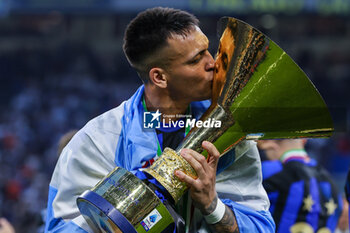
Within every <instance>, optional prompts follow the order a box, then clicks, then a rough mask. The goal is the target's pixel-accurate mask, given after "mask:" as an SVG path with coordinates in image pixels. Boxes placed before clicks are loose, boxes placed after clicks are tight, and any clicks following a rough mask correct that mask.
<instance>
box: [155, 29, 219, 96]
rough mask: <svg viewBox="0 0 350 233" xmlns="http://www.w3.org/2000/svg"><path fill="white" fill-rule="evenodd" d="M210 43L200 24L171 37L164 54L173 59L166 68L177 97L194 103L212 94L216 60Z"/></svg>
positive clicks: (171, 86)
mask: <svg viewBox="0 0 350 233" xmlns="http://www.w3.org/2000/svg"><path fill="white" fill-rule="evenodd" d="M208 46H209V41H208V38H207V37H206V36H205V35H204V34H203V32H202V31H201V30H200V29H199V28H198V27H196V28H194V29H193V30H192V31H190V32H189V33H188V34H187V36H186V37H183V36H180V35H174V36H173V37H172V38H169V39H168V46H166V47H165V48H164V49H162V51H161V53H163V55H165V56H167V57H168V58H169V59H170V63H169V65H168V66H167V67H166V68H165V70H166V74H167V89H168V93H169V96H170V97H171V98H172V99H173V100H175V101H182V102H192V101H198V100H204V99H209V98H210V97H211V92H212V82H213V71H214V59H213V57H212V56H211V55H210V53H209V52H208Z"/></svg>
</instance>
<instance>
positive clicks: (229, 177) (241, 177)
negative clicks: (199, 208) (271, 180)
mask: <svg viewBox="0 0 350 233" xmlns="http://www.w3.org/2000/svg"><path fill="white" fill-rule="evenodd" d="M235 155H236V159H235V162H234V163H233V164H232V165H231V166H229V167H228V168H226V169H225V170H224V171H223V172H221V173H220V174H219V175H218V176H217V177H216V191H217V193H218V195H219V197H220V198H222V199H230V200H232V201H234V202H237V203H239V204H242V205H245V206H247V207H250V208H252V209H254V210H264V211H268V209H269V206H270V202H269V199H268V196H267V194H266V191H265V189H264V188H263V186H262V172H261V161H260V156H259V152H258V149H257V147H256V143H255V142H254V141H243V142H241V143H240V144H238V145H237V146H236V147H235Z"/></svg>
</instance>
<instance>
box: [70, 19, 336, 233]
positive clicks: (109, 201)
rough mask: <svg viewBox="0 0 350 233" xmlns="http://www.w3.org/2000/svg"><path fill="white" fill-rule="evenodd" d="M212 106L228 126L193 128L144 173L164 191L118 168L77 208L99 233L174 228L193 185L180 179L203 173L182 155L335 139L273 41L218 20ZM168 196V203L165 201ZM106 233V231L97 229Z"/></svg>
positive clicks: (309, 87)
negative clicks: (254, 143) (249, 144)
mask: <svg viewBox="0 0 350 233" xmlns="http://www.w3.org/2000/svg"><path fill="white" fill-rule="evenodd" d="M219 30H220V34H221V39H220V45H219V48H218V52H217V55H216V68H215V72H214V83H213V91H212V93H213V96H212V104H211V106H210V107H209V109H208V110H207V111H206V112H205V113H204V115H203V116H202V117H201V120H203V121H205V120H209V119H215V120H216V121H220V122H221V128H219V129H217V128H213V127H211V128H210V127H208V128H205V127H201V128H197V127H195V128H193V129H192V130H191V131H190V132H189V134H188V135H187V136H186V138H185V139H184V141H183V142H182V143H181V144H180V145H179V146H178V147H177V148H176V149H175V150H172V149H170V148H165V149H164V151H163V154H162V155H161V157H160V158H159V159H158V160H157V161H156V162H155V163H154V164H153V165H152V166H151V167H149V168H147V169H146V170H145V172H146V173H147V174H148V175H149V176H150V177H153V178H155V180H156V181H157V183H159V184H160V186H161V187H162V188H161V189H159V188H158V189H154V188H152V189H151V188H150V187H149V186H147V185H146V184H145V183H144V182H143V181H141V180H140V179H138V178H137V177H136V176H134V175H133V174H132V173H130V172H128V171H127V170H125V169H123V168H120V167H116V168H115V169H114V170H113V171H112V172H111V173H109V174H108V175H107V176H106V177H105V178H104V179H103V180H101V181H100V182H99V183H98V184H97V185H96V186H95V187H94V188H93V189H92V190H88V191H86V192H84V193H83V194H82V195H81V196H80V197H79V198H78V199H77V204H78V207H79V210H80V212H81V213H82V215H83V216H84V218H85V219H86V221H87V222H88V223H89V225H90V226H91V227H92V228H93V229H96V231H97V232H99V230H100V231H101V230H103V232H104V231H106V232H146V231H147V232H165V231H167V230H169V231H171V230H173V228H174V224H175V222H176V220H174V214H173V213H172V212H173V210H172V209H171V208H168V206H166V203H169V202H170V203H172V204H176V203H177V202H178V201H179V200H180V198H181V197H182V195H183V194H184V193H185V192H186V191H187V189H188V187H187V185H186V184H185V183H184V182H181V181H180V180H179V179H178V178H177V177H176V176H175V175H174V173H175V171H176V170H180V171H182V172H184V173H186V174H187V175H190V176H192V177H196V176H197V174H196V172H195V171H194V169H193V168H192V167H191V166H190V165H189V163H188V162H187V161H186V160H185V159H183V157H182V156H181V155H180V152H181V150H182V149H184V148H189V149H192V150H194V151H196V152H198V153H202V154H203V156H205V157H206V156H207V152H206V151H203V148H202V142H203V141H209V142H212V143H213V144H214V145H215V147H216V148H217V150H218V151H219V153H220V155H221V156H225V154H226V153H227V152H228V151H229V150H231V149H232V148H234V147H235V145H237V143H239V142H240V141H242V140H252V139H253V140H254V139H273V138H300V137H329V136H330V135H331V132H332V131H333V126H332V121H331V117H330V115H329V112H328V109H327V106H326V105H325V103H324V101H323V100H322V98H321V96H320V95H319V93H318V91H317V90H316V89H315V87H314V86H313V84H312V83H311V81H310V80H309V79H308V78H307V76H306V75H305V74H304V72H303V71H302V70H301V69H300V68H299V67H298V66H297V65H296V64H295V63H294V62H293V60H292V59H291V58H290V57H289V56H288V55H287V54H286V53H285V52H284V51H283V50H282V49H281V48H279V47H278V46H277V45H276V44H275V43H274V42H273V41H272V40H270V39H269V38H268V37H267V36H265V35H264V34H262V33H261V32H259V31H258V30H256V29H255V28H253V27H251V26H250V25H248V24H246V23H244V22H242V21H240V20H237V19H235V18H229V17H224V18H222V19H221V20H220V22H219ZM163 197H165V199H166V201H164V200H163V201H161V199H160V198H163ZM98 229H99V230H98Z"/></svg>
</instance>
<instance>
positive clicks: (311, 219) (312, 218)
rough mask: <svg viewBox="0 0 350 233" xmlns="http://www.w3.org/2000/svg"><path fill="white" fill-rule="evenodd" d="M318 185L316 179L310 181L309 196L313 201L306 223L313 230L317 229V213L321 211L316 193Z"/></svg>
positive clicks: (317, 192)
mask: <svg viewBox="0 0 350 233" xmlns="http://www.w3.org/2000/svg"><path fill="white" fill-rule="evenodd" d="M318 190H319V189H318V185H317V180H316V178H311V179H310V187H309V191H310V195H311V197H312V200H313V201H314V204H313V205H312V207H311V211H310V212H309V213H308V214H307V216H306V222H308V223H309V224H310V225H311V226H312V228H313V229H317V228H318V217H319V213H321V212H322V210H321V204H320V203H321V202H320V194H319V191H318Z"/></svg>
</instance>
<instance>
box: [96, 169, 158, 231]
mask: <svg viewBox="0 0 350 233" xmlns="http://www.w3.org/2000/svg"><path fill="white" fill-rule="evenodd" d="M92 191H94V192H96V193H97V194H99V195H100V196H102V197H103V198H104V199H106V200H107V201H108V202H109V203H111V204H112V205H113V206H114V207H115V208H116V209H117V210H118V211H119V212H120V213H121V214H123V215H124V217H126V218H127V219H128V221H129V222H130V223H131V224H132V225H133V226H136V225H137V224H138V223H139V222H140V221H141V220H142V219H143V218H144V217H145V216H147V214H149V213H150V212H151V211H152V210H153V209H154V208H155V207H156V206H157V205H158V204H159V202H160V200H159V199H158V198H157V196H156V195H155V194H154V193H153V191H152V190H151V189H150V188H149V187H148V186H147V185H146V184H145V183H143V182H142V181H141V180H140V179H138V178H137V177H136V176H134V175H133V174H132V173H131V172H129V171H127V170H125V169H122V168H119V167H116V168H115V169H114V170H113V171H112V172H110V173H109V174H108V175H107V176H106V177H105V178H104V179H103V180H101V181H100V182H99V183H98V184H97V185H96V186H95V187H94V188H93V189H92Z"/></svg>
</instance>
